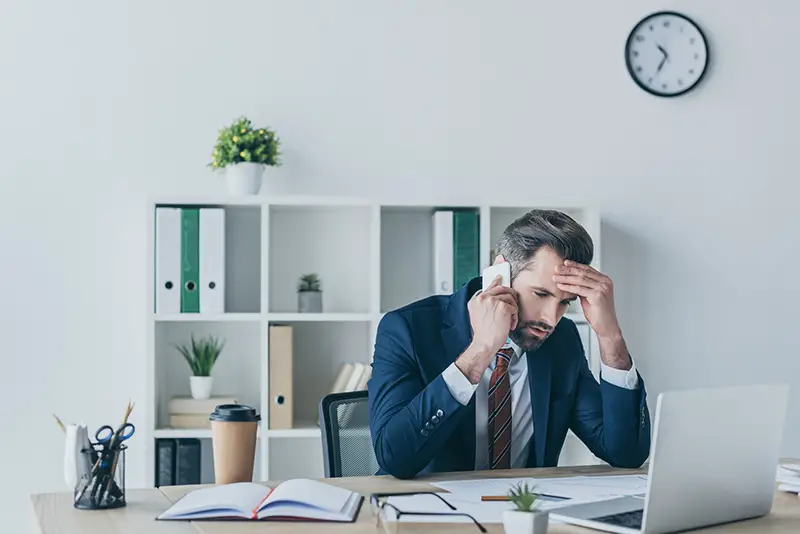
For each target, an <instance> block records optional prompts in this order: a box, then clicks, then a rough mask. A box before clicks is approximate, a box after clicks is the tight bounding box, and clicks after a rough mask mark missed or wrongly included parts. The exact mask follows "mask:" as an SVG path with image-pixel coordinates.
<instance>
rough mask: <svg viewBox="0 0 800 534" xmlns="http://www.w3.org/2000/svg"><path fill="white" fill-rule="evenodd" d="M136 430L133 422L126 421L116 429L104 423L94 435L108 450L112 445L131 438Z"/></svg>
mask: <svg viewBox="0 0 800 534" xmlns="http://www.w3.org/2000/svg"><path fill="white" fill-rule="evenodd" d="M134 432H136V427H135V426H133V423H125V424H124V425H122V426H120V427H119V428H118V429H116V430H114V429H113V428H111V425H103V426H101V427H100V428H98V429H97V432H95V434H94V437H95V439H96V440H97V442H98V443H100V444H102V445H103V448H105V449H106V450H107V449H109V448H110V447H111V446H112V445H118V444H119V442H121V441H125V440H127V439H130V438H131V436H133V433H134ZM112 442H114V443H112Z"/></svg>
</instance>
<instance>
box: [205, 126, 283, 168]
mask: <svg viewBox="0 0 800 534" xmlns="http://www.w3.org/2000/svg"><path fill="white" fill-rule="evenodd" d="M280 156H281V154H280V139H279V138H278V137H277V136H276V135H275V132H273V131H272V130H270V129H269V128H254V127H253V125H252V123H251V122H250V119H248V118H246V117H240V118H238V119H236V120H235V121H234V122H233V123H232V124H231V125H230V126H227V127H225V128H223V129H222V130H220V132H219V135H218V136H217V142H216V144H215V145H214V152H212V154H211V163H209V166H210V167H211V168H212V169H223V168H225V167H227V166H228V165H234V164H236V163H243V162H247V161H249V162H253V163H262V164H264V165H272V166H276V167H279V166H280V165H281V159H280Z"/></svg>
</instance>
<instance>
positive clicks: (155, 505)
mask: <svg viewBox="0 0 800 534" xmlns="http://www.w3.org/2000/svg"><path fill="white" fill-rule="evenodd" d="M623 473H625V474H630V473H645V471H642V470H622V469H612V468H609V467H607V466H586V467H561V468H553V469H520V470H509V471H506V472H504V473H503V474H502V475H501V474H500V473H498V472H496V471H494V472H488V473H487V472H482V473H481V472H468V473H448V474H445V475H432V476H425V477H420V478H417V479H414V480H397V479H395V478H392V477H352V478H338V479H326V482H329V483H330V484H334V485H337V486H342V487H345V488H348V489H350V490H353V491H358V492H360V493H361V494H362V495H364V496H368V495H369V494H370V493H376V492H389V491H441V490H438V489H437V488H435V487H433V486H431V485H430V484H429V482H430V481H441V480H459V479H461V480H463V479H470V478H500V477H501V476H508V477H522V476H525V477H527V476H530V477H551V476H569V475H608V474H623ZM266 484H269V482H267V483H266ZM198 487H200V486H170V487H164V488H159V489H155V488H153V489H139V490H136V489H134V490H128V506H127V507H125V508H122V509H119V510H109V511H85V510H76V509H75V508H73V506H72V494H71V493H45V494H36V495H33V496H32V497H31V498H32V500H33V507H34V511H35V513H36V519H37V524H38V525H39V528H40V530H41V533H42V534H77V533H81V534H101V533H102V534H140V533H142V532H144V533H147V534H198V533H203V534H231V533H232V532H236V533H241V534H251V533H252V534H255V533H263V532H265V530H264V528H265V524H264V523H263V522H262V523H255V522H253V523H248V522H236V523H232V522H222V521H220V522H209V521H204V522H166V521H156V520H155V519H154V518H155V516H156V515H158V514H159V513H161V512H162V511H163V510H166V509H167V508H168V507H169V506H170V505H171V504H172V503H173V502H175V501H177V500H178V499H180V498H181V497H183V496H184V495H185V494H186V493H187V492H189V491H191V490H193V489H196V488H198ZM485 526H486V528H487V530H488V531H489V532H490V533H502V532H503V526H502V525H501V524H499V523H498V524H487V525H485ZM308 529H309V523H303V522H298V523H274V522H273V523H269V532H273V533H276V534H280V533H298V534H299V533H304V532H308ZM432 530H435V531H436V532H442V533H448V532H454V533H455V532H458V533H460V534H464V533H465V532H468V530H467V528H466V525H464V524H438V525H435V526H433V525H421V524H413V523H403V525H402V529H401V531H402V532H403V533H409V532H430V531H432ZM314 531H315V532H316V534H325V533H328V532H330V533H344V532H348V533H349V532H355V533H358V532H362V533H375V532H378V530H377V529H376V525H375V522H374V519H373V517H372V514H371V513H370V507H369V503H368V502H367V501H366V500H365V502H364V504H363V505H362V508H361V512H360V513H359V516H358V519H357V521H356V523H355V524H353V523H348V524H337V523H321V524H315V525H314ZM701 531H702V532H709V533H723V532H736V533H745V532H770V533H773V534H783V533H786V534H788V533H790V532H791V533H797V532H800V498H798V497H797V496H795V495H793V494H789V493H784V492H777V491H776V493H775V501H774V505H773V508H772V513H770V514H769V515H767V516H765V517H761V518H757V519H751V520H747V521H741V522H738V523H731V524H728V525H719V526H716V527H710V528H707V529H700V530H697V531H695V532H701ZM475 532H476V533H477V532H478V530H477V529H475ZM548 532H552V533H553V534H559V533H565V534H566V533H584V534H585V533H587V532H593V531H591V530H588V529H584V528H580V527H575V526H571V525H564V524H551V526H550V528H549V529H548Z"/></svg>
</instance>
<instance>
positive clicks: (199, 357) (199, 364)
mask: <svg viewBox="0 0 800 534" xmlns="http://www.w3.org/2000/svg"><path fill="white" fill-rule="evenodd" d="M224 346H225V343H224V342H221V341H219V340H218V339H217V338H215V337H214V336H211V335H209V336H208V337H206V338H201V339H199V340H195V339H194V334H192V340H191V346H188V347H187V346H186V345H177V346H176V348H177V349H178V351H179V352H180V353H181V354H183V357H184V358H185V359H186V362H187V363H188V364H189V368H190V369H191V371H192V375H193V376H191V377H190V378H189V386H190V388H191V391H192V398H194V399H208V398H210V397H211V387H212V385H213V377H212V376H211V370H212V369H213V368H214V364H216V363H217V359H218V358H219V355H220V353H221V352H222V348H223V347H224Z"/></svg>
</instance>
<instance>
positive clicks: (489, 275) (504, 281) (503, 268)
mask: <svg viewBox="0 0 800 534" xmlns="http://www.w3.org/2000/svg"><path fill="white" fill-rule="evenodd" d="M498 274H499V275H500V276H501V277H502V278H501V280H500V285H501V286H506V287H511V264H510V263H508V262H507V261H504V262H503V263H498V264H497V265H491V266H489V267H487V268H486V269H484V270H483V275H482V276H483V291H486V288H487V287H489V286H490V285H492V281H493V280H494V279H495V278H497V275H498Z"/></svg>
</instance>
